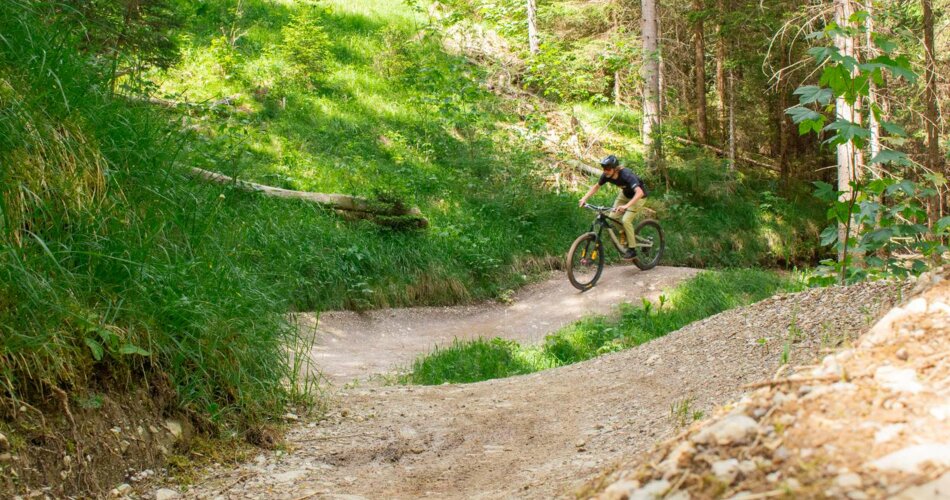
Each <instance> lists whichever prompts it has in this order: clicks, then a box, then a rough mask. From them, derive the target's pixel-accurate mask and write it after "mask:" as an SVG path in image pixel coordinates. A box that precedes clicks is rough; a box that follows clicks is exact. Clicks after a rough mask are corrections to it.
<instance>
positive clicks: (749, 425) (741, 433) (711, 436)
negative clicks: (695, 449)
mask: <svg viewBox="0 0 950 500" xmlns="http://www.w3.org/2000/svg"><path fill="white" fill-rule="evenodd" d="M757 430H758V424H756V422H755V420H753V419H752V418H750V417H749V416H748V415H744V414H736V415H729V416H727V417H726V418H723V419H722V420H720V421H718V422H716V423H714V424H712V425H710V426H709V427H706V428H704V429H703V430H702V431H700V432H699V433H698V434H696V435H695V436H693V437H692V440H693V442H695V443H699V444H707V443H714V444H719V445H732V444H743V443H746V442H748V441H749V439H750V438H751V437H752V436H754V435H755V433H756V431H757Z"/></svg>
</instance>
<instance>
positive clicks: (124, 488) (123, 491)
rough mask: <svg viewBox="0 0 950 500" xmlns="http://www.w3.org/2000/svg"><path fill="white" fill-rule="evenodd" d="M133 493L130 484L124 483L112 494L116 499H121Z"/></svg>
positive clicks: (114, 489)
mask: <svg viewBox="0 0 950 500" xmlns="http://www.w3.org/2000/svg"><path fill="white" fill-rule="evenodd" d="M131 492H132V485H130V484H128V483H122V484H120V485H118V486H116V487H115V488H113V489H112V491H111V492H110V493H111V494H112V496H114V497H121V496H125V495H128V494H129V493H131Z"/></svg>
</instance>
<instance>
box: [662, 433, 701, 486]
mask: <svg viewBox="0 0 950 500" xmlns="http://www.w3.org/2000/svg"><path fill="white" fill-rule="evenodd" d="M695 454H696V447H694V446H693V443H690V442H689V441H683V442H682V443H680V444H678V445H676V448H673V451H671V452H670V454H669V455H668V456H667V457H666V460H664V461H663V462H661V463H660V470H662V471H663V476H664V477H667V478H668V477H669V476H672V475H673V474H675V473H676V471H678V470H680V469H681V468H682V467H685V466H686V465H687V464H688V463H689V460H690V459H691V458H693V455H695Z"/></svg>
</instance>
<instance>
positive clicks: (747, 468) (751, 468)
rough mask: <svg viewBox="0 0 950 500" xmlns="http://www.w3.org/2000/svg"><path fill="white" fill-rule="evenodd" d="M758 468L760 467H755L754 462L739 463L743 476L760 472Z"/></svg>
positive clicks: (744, 461)
mask: <svg viewBox="0 0 950 500" xmlns="http://www.w3.org/2000/svg"><path fill="white" fill-rule="evenodd" d="M758 468H759V467H758V466H757V465H755V462H753V461H752V460H743V461H741V462H739V472H741V473H742V475H743V476H748V475H749V474H752V473H753V472H755V471H756V470H758Z"/></svg>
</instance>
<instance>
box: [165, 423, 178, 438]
mask: <svg viewBox="0 0 950 500" xmlns="http://www.w3.org/2000/svg"><path fill="white" fill-rule="evenodd" d="M165 428H166V429H168V432H169V433H170V434H171V435H172V437H174V438H175V440H176V441H177V440H179V439H181V435H182V428H181V422H179V421H177V420H166V421H165Z"/></svg>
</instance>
